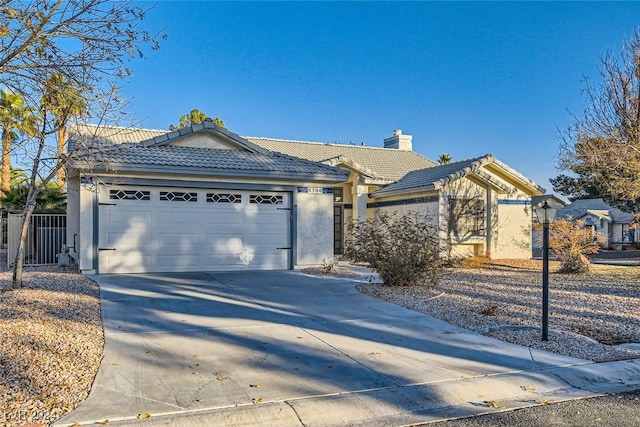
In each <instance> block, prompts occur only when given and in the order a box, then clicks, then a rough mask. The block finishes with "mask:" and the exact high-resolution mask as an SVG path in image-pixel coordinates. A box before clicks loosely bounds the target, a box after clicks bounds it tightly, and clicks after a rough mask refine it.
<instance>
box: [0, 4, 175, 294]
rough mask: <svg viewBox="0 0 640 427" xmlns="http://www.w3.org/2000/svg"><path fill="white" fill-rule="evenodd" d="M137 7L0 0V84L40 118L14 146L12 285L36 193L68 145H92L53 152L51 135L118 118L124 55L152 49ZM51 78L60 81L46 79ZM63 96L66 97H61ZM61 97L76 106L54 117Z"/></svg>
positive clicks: (17, 281) (62, 162)
mask: <svg viewBox="0 0 640 427" xmlns="http://www.w3.org/2000/svg"><path fill="white" fill-rule="evenodd" d="M145 12H146V10H144V9H141V8H140V7H137V6H135V5H133V2H131V1H108V0H40V1H26V0H9V1H3V0H0V86H5V87H6V88H8V89H9V90H11V91H12V92H14V93H16V94H20V95H21V96H22V97H23V98H24V99H25V102H26V103H27V104H28V105H29V106H31V107H32V109H33V110H34V111H37V112H38V116H39V119H40V120H39V122H38V124H39V127H38V131H37V132H35V134H34V135H33V136H31V137H30V138H23V139H22V140H21V142H20V144H19V145H17V146H16V147H15V151H14V155H15V156H17V157H20V158H21V159H22V161H23V163H28V164H29V165H30V170H29V171H28V175H29V179H28V188H29V191H28V194H27V199H26V204H25V208H24V210H23V227H22V233H21V237H20V243H19V246H18V251H17V256H16V260H15V263H14V270H13V287H14V288H16V287H20V286H22V265H23V258H24V246H25V241H26V238H27V234H28V233H27V231H28V223H29V219H30V217H31V214H32V213H33V210H34V208H35V204H36V200H37V197H38V194H39V193H40V192H41V191H42V190H43V188H45V187H46V185H47V183H49V182H50V181H51V180H52V179H54V178H55V177H56V176H57V174H58V171H59V170H60V169H62V168H64V167H66V165H67V163H68V162H69V159H71V158H73V157H74V153H75V152H78V151H85V152H86V151H87V150H95V147H96V144H95V143H96V141H95V140H86V141H82V143H81V144H76V146H75V147H74V148H73V149H72V150H70V151H68V152H67V153H58V152H57V149H56V147H55V135H56V134H57V133H58V132H59V131H61V130H62V128H65V127H66V126H69V125H70V124H71V123H70V121H75V120H78V119H80V118H82V119H84V120H89V119H92V120H93V121H97V122H99V123H100V124H105V125H108V124H115V123H118V122H120V121H121V120H122V115H123V106H124V100H123V99H122V98H121V97H120V96H119V94H118V92H119V87H118V84H117V83H118V82H119V81H120V80H121V79H123V78H125V77H127V76H129V75H130V74H131V73H130V70H129V68H128V67H127V65H128V62H129V60H131V59H134V58H144V57H145V52H144V49H146V48H150V49H151V50H154V49H156V48H157V47H158V40H159V39H160V38H162V37H164V36H163V35H162V34H156V35H151V34H150V33H148V32H147V31H145V30H144V29H142V28H141V24H142V21H143V19H144V15H145ZM52 79H58V80H60V81H63V82H65V84H64V85H52V84H51V81H52ZM48 82H49V84H47V83H48ZM69 87H71V88H73V90H67V89H68V88H69ZM66 88H67V89H66ZM70 96H72V97H73V98H74V99H66V98H69V97H70ZM52 100H55V101H56V102H52ZM61 105H63V106H69V105H71V106H77V105H81V106H82V108H77V109H75V108H74V109H75V111H73V113H72V114H69V115H67V116H66V117H65V118H64V120H61V119H60V114H59V113H60V111H59V110H60V106H61ZM77 115H82V117H78V116H77Z"/></svg>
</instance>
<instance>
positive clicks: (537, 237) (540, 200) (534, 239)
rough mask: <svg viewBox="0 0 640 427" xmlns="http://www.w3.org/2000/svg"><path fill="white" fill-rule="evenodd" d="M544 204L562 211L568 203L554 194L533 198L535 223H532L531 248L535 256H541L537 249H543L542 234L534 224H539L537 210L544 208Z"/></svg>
mask: <svg viewBox="0 0 640 427" xmlns="http://www.w3.org/2000/svg"><path fill="white" fill-rule="evenodd" d="M544 202H547V203H548V204H549V206H551V207H552V208H553V209H556V211H557V210H558V209H562V208H564V207H565V206H567V202H565V201H564V200H562V199H560V198H559V197H557V196H555V195H553V194H543V195H542V196H534V197H532V198H531V206H532V207H533V217H532V219H533V222H532V223H531V247H532V248H533V250H534V254H535V255H537V256H541V253H537V249H541V248H542V232H541V231H538V230H536V229H535V227H534V224H535V223H537V222H538V219H537V218H536V214H535V212H536V209H537V208H540V207H542V205H544Z"/></svg>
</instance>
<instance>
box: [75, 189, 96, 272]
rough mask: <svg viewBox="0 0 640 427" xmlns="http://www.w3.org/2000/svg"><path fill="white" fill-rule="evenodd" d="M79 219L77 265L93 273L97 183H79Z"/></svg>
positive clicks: (82, 270) (81, 269)
mask: <svg viewBox="0 0 640 427" xmlns="http://www.w3.org/2000/svg"><path fill="white" fill-rule="evenodd" d="M79 188H80V192H79V194H80V220H79V221H78V222H79V227H78V239H77V242H78V243H79V245H80V247H79V252H80V253H79V257H80V259H79V260H78V266H79V268H80V271H81V272H83V273H85V274H93V273H95V267H94V258H95V250H94V249H95V246H94V242H95V239H94V235H93V234H94V207H95V200H96V197H97V193H96V191H97V189H98V188H99V186H98V185H97V184H88V185H87V184H82V183H80V186H79Z"/></svg>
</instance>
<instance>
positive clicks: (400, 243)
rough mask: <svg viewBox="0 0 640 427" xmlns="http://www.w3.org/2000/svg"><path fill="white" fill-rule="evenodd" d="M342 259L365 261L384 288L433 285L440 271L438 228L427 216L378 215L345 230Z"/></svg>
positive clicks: (416, 214) (351, 225) (411, 214)
mask: <svg viewBox="0 0 640 427" xmlns="http://www.w3.org/2000/svg"><path fill="white" fill-rule="evenodd" d="M347 231H348V232H347V236H346V237H347V238H346V242H345V256H346V257H347V258H349V259H350V260H352V261H354V262H366V263H368V264H369V266H370V268H371V269H373V270H374V271H375V272H377V273H378V274H379V275H380V278H381V279H382V281H383V283H384V284H385V285H387V286H410V285H425V284H427V283H431V284H436V283H437V282H438V279H439V276H440V273H441V271H442V261H441V259H440V247H439V243H438V242H439V239H438V228H437V227H436V225H435V221H434V220H433V219H432V217H431V216H429V215H423V214H420V213H417V212H409V213H407V214H404V215H400V214H398V213H397V212H395V213H386V212H378V213H376V216H375V218H373V219H369V220H367V221H359V222H358V221H354V222H353V223H351V224H349V226H348V228H347Z"/></svg>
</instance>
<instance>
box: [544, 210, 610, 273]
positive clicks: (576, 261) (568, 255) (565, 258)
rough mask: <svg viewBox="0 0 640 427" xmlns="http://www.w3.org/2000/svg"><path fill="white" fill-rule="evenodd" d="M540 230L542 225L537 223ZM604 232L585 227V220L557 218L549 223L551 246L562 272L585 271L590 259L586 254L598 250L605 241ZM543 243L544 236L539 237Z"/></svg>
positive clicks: (587, 269)
mask: <svg viewBox="0 0 640 427" xmlns="http://www.w3.org/2000/svg"><path fill="white" fill-rule="evenodd" d="M536 227H537V228H539V229H540V230H541V229H542V226H541V225H539V224H536ZM605 240H606V238H605V236H604V234H602V233H600V232H597V231H594V230H593V229H591V228H589V227H585V223H584V221H583V220H580V219H578V220H564V219H561V220H557V221H555V222H552V223H551V224H549V248H550V251H551V253H552V254H553V255H554V256H555V257H557V258H558V259H559V260H560V268H559V269H558V272H560V273H585V272H587V271H589V265H590V262H589V259H588V258H587V257H586V256H585V255H587V254H593V253H596V252H598V249H600V247H601V245H602V244H603V243H604V242H605ZM539 242H540V243H542V237H540V238H539Z"/></svg>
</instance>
